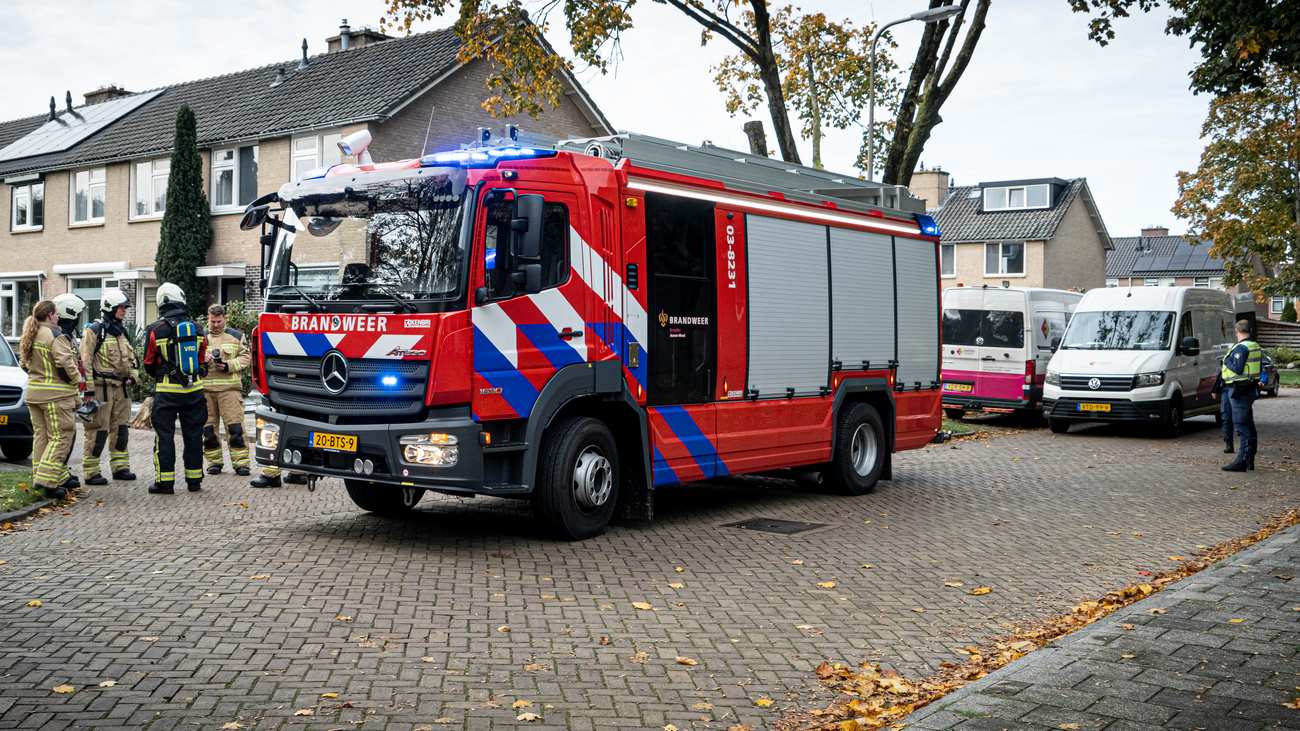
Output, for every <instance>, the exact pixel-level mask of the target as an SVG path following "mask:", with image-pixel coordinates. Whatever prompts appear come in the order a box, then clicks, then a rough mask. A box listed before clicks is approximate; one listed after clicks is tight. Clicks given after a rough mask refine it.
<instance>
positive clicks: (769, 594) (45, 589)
mask: <svg viewBox="0 0 1300 731" xmlns="http://www.w3.org/2000/svg"><path fill="white" fill-rule="evenodd" d="M1284 393H1285V392H1284ZM1257 410H1258V415H1259V417H1258V418H1259V422H1260V427H1261V432H1262V433H1263V440H1264V445H1265V448H1264V452H1263V454H1262V455H1261V459H1260V468H1261V469H1260V471H1259V472H1256V473H1253V474H1249V475H1245V476H1231V477H1224V476H1223V474H1222V473H1220V472H1219V471H1218V465H1219V464H1220V463H1221V458H1222V457H1223V455H1221V454H1220V453H1219V452H1218V449H1217V445H1218V437H1217V433H1216V432H1215V431H1214V429H1213V424H1212V422H1210V421H1207V420H1204V419H1202V420H1199V421H1204V425H1203V426H1202V427H1201V429H1200V430H1199V431H1197V432H1195V433H1193V434H1191V435H1189V436H1187V437H1184V438H1183V439H1180V440H1177V441H1164V440H1153V439H1148V438H1145V437H1144V436H1143V435H1140V434H1132V433H1123V432H1119V431H1117V430H1114V429H1109V428H1096V429H1091V430H1087V431H1081V432H1080V433H1076V434H1070V435H1067V436H1054V435H1052V434H1050V433H1048V432H1047V431H1046V430H1045V429H1040V430H1034V431H1029V432H1025V433H1020V434H1013V435H1007V436H1002V437H999V438H995V439H991V440H986V441H975V442H963V443H959V444H957V445H954V446H948V445H945V446H941V447H931V448H929V449H926V450H922V451H918V452H910V453H907V454H905V455H902V456H901V457H900V458H899V460H898V462H897V466H896V468H895V474H896V475H897V476H898V479H896V480H895V481H893V482H891V483H885V484H884V485H883V486H882V488H881V490H880V491H878V492H877V493H876V494H875V495H871V496H866V497H862V498H856V499H850V498H841V497H834V496H829V495H822V494H817V493H815V492H810V491H808V490H805V489H801V488H799V487H797V486H796V485H794V484H793V483H789V482H784V481H780V480H771V479H749V480H733V481H730V482H727V483H723V484H716V485H696V486H690V487H687V488H681V489H677V490H671V491H665V492H664V493H662V494H661V495H660V500H659V505H658V507H659V512H660V517H659V519H658V521H657V522H656V523H654V524H653V525H652V526H649V527H642V528H635V527H617V528H615V529H614V530H612V531H610V532H609V533H608V534H606V535H605V536H603V537H600V538H597V539H594V540H590V541H586V542H583V543H577V544H561V543H553V542H549V541H546V540H543V539H541V538H539V537H538V536H537V534H536V532H535V531H534V528H533V526H532V524H531V522H530V521H529V519H528V516H527V513H526V512H524V511H523V510H521V508H520V505H519V504H517V503H511V502H507V501H502V500H488V499H482V498H480V499H477V500H469V499H450V498H439V499H433V498H426V500H425V501H424V503H422V504H421V509H420V510H419V511H418V512H417V513H416V514H414V515H413V516H411V517H409V518H405V519H398V520H385V519H381V518H378V517H374V516H370V515H367V514H363V513H361V512H359V511H357V510H355V509H354V508H353V507H352V505H351V503H350V502H349V501H348V500H347V498H346V496H345V495H344V493H343V491H342V489H341V487H339V486H337V485H331V484H326V485H324V486H323V487H322V489H320V490H318V491H317V492H316V493H315V494H308V493H307V492H306V491H305V490H304V489H302V488H300V487H293V488H286V489H285V490H282V491H272V492H262V491H256V490H252V489H249V488H247V487H246V486H245V485H243V484H242V483H241V482H240V481H237V480H236V479H235V478H233V477H232V476H226V477H224V478H222V479H216V480H209V481H208V483H207V485H208V487H207V489H205V491H204V492H203V493H201V494H198V495H189V494H179V495H176V496H173V497H154V496H149V495H146V494H145V493H144V485H143V484H137V485H135V486H132V487H129V488H124V487H121V486H109V487H106V488H92V489H91V490H90V491H89V494H88V496H87V497H86V498H85V499H83V500H82V501H81V502H80V503H79V504H77V505H76V506H74V507H73V508H72V509H71V510H70V511H69V514H68V515H58V514H56V515H52V516H48V517H46V518H44V519H41V520H39V521H37V522H36V523H35V524H34V525H33V527H32V528H31V529H29V530H26V531H22V532H16V533H12V534H9V535H5V536H0V558H3V560H5V561H7V563H6V564H4V565H0V727H4V728H9V727H49V728H60V727H67V726H72V725H77V726H92V725H97V726H107V727H120V726H146V725H147V726H149V727H150V728H170V727H181V728H193V727H205V728H218V727H220V726H221V725H222V724H225V723H229V722H233V721H239V722H240V723H242V724H244V725H245V726H246V727H250V728H252V727H256V728H272V727H279V726H291V727H297V726H298V725H299V724H306V725H310V726H311V727H313V728H314V727H319V728H355V727H358V726H360V727H361V728H364V729H374V728H392V729H411V728H413V727H417V726H421V725H427V724H432V723H433V722H434V720H435V719H439V718H444V717H445V718H448V719H450V723H449V724H448V725H446V726H443V725H435V726H434V728H444V727H446V728H467V729H487V728H496V727H512V726H516V725H524V724H522V723H516V720H515V717H516V715H518V714H520V713H521V712H523V711H532V712H536V713H538V714H540V715H541V716H542V720H541V721H538V722H535V723H531V724H528V725H529V726H532V727H551V728H572V729H587V728H655V729H657V728H661V727H662V726H663V725H664V724H665V723H670V722H671V723H673V724H675V725H677V726H678V727H680V728H682V729H687V728H726V727H727V726H728V725H730V724H734V723H736V722H737V721H743V722H745V723H747V724H749V725H750V726H752V727H755V728H761V727H764V726H767V725H769V724H771V723H772V722H773V721H774V720H775V719H776V718H778V717H779V716H780V713H781V711H782V710H783V709H785V708H789V707H791V706H792V705H795V704H812V703H817V702H820V701H822V700H824V698H822V697H821V696H820V695H819V694H820V693H821V691H820V690H819V689H818V687H817V685H816V683H815V682H814V678H813V674H812V672H811V671H812V668H813V667H815V666H816V664H817V663H818V662H820V661H821V660H823V659H838V660H846V661H850V662H857V661H860V660H864V659H868V658H870V659H875V660H879V661H883V662H885V663H887V664H889V665H891V666H893V667H896V668H899V669H900V670H902V671H904V672H907V673H909V674H918V673H924V672H926V671H927V670H929V669H931V668H932V667H934V666H935V665H936V664H937V663H938V662H939V661H941V660H944V659H947V658H951V657H953V655H952V654H951V651H952V649H953V648H956V647H958V646H961V645H965V644H969V643H972V642H978V641H980V640H982V639H985V638H988V637H990V636H992V635H996V634H1000V633H1001V632H1002V631H1003V624H1004V623H1006V622H1010V621H1015V620H1020V619H1025V618H1030V617H1039V616H1044V615H1048V614H1052V613H1056V612H1059V611H1061V610H1062V609H1064V608H1066V607H1068V606H1071V605H1072V604H1073V603H1075V602H1076V601H1078V600H1079V599H1081V598H1083V597H1085V596H1095V595H1098V594H1101V593H1103V592H1104V591H1105V590H1107V589H1109V588H1112V587H1115V586H1118V585H1121V584H1124V583H1127V582H1129V581H1131V580H1133V579H1135V578H1136V576H1135V572H1136V571H1138V570H1140V569H1143V568H1152V567H1162V566H1165V565H1167V563H1168V560H1167V557H1168V556H1169V555H1173V554H1187V553H1191V552H1193V551H1194V550H1195V546H1196V545H1197V544H1211V543H1214V542H1216V541H1219V540H1222V539H1226V538H1229V537H1233V536H1237V535H1241V534H1244V533H1247V532H1249V531H1250V530H1252V529H1253V528H1254V527H1255V526H1256V523H1257V521H1258V520H1260V519H1262V518H1263V517H1265V516H1267V515H1270V514H1273V513H1277V512H1280V511H1281V510H1283V509H1284V508H1288V507H1293V506H1295V505H1296V504H1297V503H1298V502H1300V484H1297V482H1298V480H1297V477H1298V475H1300V472H1297V471H1296V470H1297V469H1300V429H1297V423H1300V396H1298V395H1296V392H1295V391H1291V392H1289V393H1286V395H1285V396H1284V397H1283V398H1281V399H1276V400H1270V401H1264V402H1261V403H1260V404H1259V406H1258V407H1257ZM147 446H148V442H147V439H146V438H145V437H144V436H143V435H136V437H135V443H134V447H135V450H136V452H137V455H136V458H135V464H136V465H137V466H138V467H144V466H145V464H146V460H145V458H144V450H145V449H146V448H147ZM1283 470H1287V471H1283ZM142 471H147V470H142ZM754 516H767V517H775V518H786V519H795V520H807V521H815V522H819V523H826V524H827V525H828V527H826V528H824V529H821V530H818V531H812V532H809V533H804V534H800V535H796V536H789V537H783V536H775V535H770V534H762V533H754V532H748V531H742V530H738V529H734V528H724V527H721V526H722V525H723V524H724V523H731V522H734V521H737V520H742V519H745V518H749V517H754ZM796 562H801V563H796ZM864 564H871V565H873V568H869V569H868V568H863V565H864ZM676 567H681V568H682V569H683V570H682V571H681V572H677V571H676V570H675V568H676ZM261 576H264V578H250V577H261ZM950 580H960V581H963V582H965V585H966V587H971V586H975V585H980V584H983V585H988V586H990V587H992V588H993V592H992V593H991V594H988V595H986V596H983V597H973V596H969V595H967V594H965V593H963V590H960V589H953V588H945V587H944V585H943V584H944V582H945V581H950ZM822 581H835V582H837V585H836V586H835V587H834V588H833V589H823V588H819V587H818V586H817V583H818V582H822ZM678 583H680V584H681V586H680V587H674V586H673V584H678ZM33 598H39V599H41V600H42V601H43V606H42V607H39V608H26V607H24V604H25V603H26V602H27V601H28V600H29V599H33ZM633 602H649V603H651V604H652V605H653V606H654V608H655V609H654V610H652V611H645V610H638V609H636V608H634V607H633V606H632V603H633ZM916 610H924V611H923V612H921V611H916ZM338 617H351V618H352V619H351V621H342V620H340V619H338ZM503 625H508V626H509V628H510V630H511V631H509V632H503V631H499V630H498V628H499V627H501V626H503ZM602 637H608V638H609V639H608V644H603V643H604V642H605V641H604V640H602V639H601V638H602ZM677 656H685V657H690V658H694V659H696V660H697V661H698V663H699V664H698V665H696V666H694V667H687V666H683V665H679V664H677V663H676V662H675V661H674V658H675V657H677ZM530 668H531V669H530ZM105 681H114V682H115V685H112V686H111V687H100V686H99V685H98V684H99V683H101V682H105ZM64 683H66V684H70V685H73V686H75V687H76V688H77V690H76V692H75V693H73V694H71V695H60V694H55V693H53V692H52V690H51V689H52V688H53V687H54V686H56V685H60V684H64ZM322 693H338V698H337V699H321V698H320V695H321V694H322ZM764 695H766V696H770V697H772V698H774V699H776V701H777V703H776V705H775V706H773V707H772V708H769V709H766V710H764V709H761V708H757V707H755V706H754V705H753V699H755V698H758V697H760V696H764ZM516 700H527V701H531V702H532V703H533V705H532V706H531V707H529V708H526V709H518V710H516V709H512V708H511V704H512V703H513V702H514V701H516ZM344 703H346V704H347V706H346V707H344V705H343V704H344ZM696 704H711V707H710V706H704V705H699V706H697V705H696ZM693 706H694V707H693ZM301 709H310V710H311V711H312V712H313V715H311V716H295V715H294V713H295V711H298V710H301ZM700 719H708V720H707V721H703V720H700ZM362 721H364V724H361V722H362Z"/></svg>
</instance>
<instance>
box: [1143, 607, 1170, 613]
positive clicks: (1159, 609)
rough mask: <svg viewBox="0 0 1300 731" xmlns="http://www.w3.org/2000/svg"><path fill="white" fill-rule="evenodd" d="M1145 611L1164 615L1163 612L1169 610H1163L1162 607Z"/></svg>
mask: <svg viewBox="0 0 1300 731" xmlns="http://www.w3.org/2000/svg"><path fill="white" fill-rule="evenodd" d="M1147 611H1148V612H1150V613H1152V614H1164V613H1165V612H1168V611H1169V610H1168V609H1165V608H1164V607H1153V608H1151V609H1148V610H1147Z"/></svg>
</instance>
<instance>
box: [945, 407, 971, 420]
mask: <svg viewBox="0 0 1300 731" xmlns="http://www.w3.org/2000/svg"><path fill="white" fill-rule="evenodd" d="M943 415H944V416H946V417H948V418H949V419H951V420H953V421H961V417H963V416H965V415H966V410H965V409H944V410H943Z"/></svg>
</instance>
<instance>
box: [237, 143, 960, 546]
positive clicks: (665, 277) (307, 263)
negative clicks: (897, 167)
mask: <svg viewBox="0 0 1300 731" xmlns="http://www.w3.org/2000/svg"><path fill="white" fill-rule="evenodd" d="M511 132H512V134H511V135H510V137H509V138H499V139H497V140H495V141H492V140H490V139H488V135H487V134H486V133H483V139H482V140H481V141H480V142H479V143H477V144H475V145H473V146H469V147H466V148H464V149H459V150H452V151H447V152H442V153H434V154H430V155H426V156H424V157H422V158H420V159H417V160H408V161H402V162H394V163H374V162H372V161H371V160H370V159H369V155H368V154H367V153H365V151H364V149H363V147H364V145H365V144H367V143H368V136H366V135H365V133H361V137H359V138H355V139H353V138H350V139H349V140H345V141H344V143H343V144H341V147H343V148H344V152H345V153H348V154H355V155H357V158H358V163H357V164H355V165H347V164H345V165H336V166H334V167H332V168H330V169H328V170H323V171H318V172H316V173H314V174H312V175H309V176H307V178H306V179H303V180H300V181H295V182H292V183H289V184H287V185H285V186H284V187H283V188H281V189H280V191H279V192H278V193H275V194H271V195H268V196H266V197H264V198H262V199H259V200H258V201H255V202H254V203H253V204H252V205H251V206H250V207H249V209H248V211H247V213H246V216H245V220H244V225H245V227H246V228H250V229H251V228H255V227H258V226H260V227H261V228H262V231H263V235H262V243H263V261H264V266H263V271H264V277H265V287H264V292H265V302H266V305H265V312H264V313H263V314H262V315H261V317H260V321H259V325H258V331H257V333H256V336H255V337H254V341H255V348H256V351H257V353H256V383H257V386H258V389H259V390H260V391H261V393H262V394H263V402H262V406H261V408H259V409H258V411H257V435H256V450H255V454H256V458H257V461H258V462H260V463H262V464H273V465H279V466H281V467H283V468H285V469H289V470H294V471H299V472H304V473H307V474H308V475H309V476H312V477H313V478H314V477H339V478H342V479H343V481H344V484H345V485H346V487H347V491H348V494H349V495H350V496H351V498H352V500H353V501H354V502H355V503H356V504H357V505H358V506H360V507H361V508H363V509H365V510H369V511H374V512H378V513H394V512H400V511H405V510H409V509H411V508H412V507H413V506H414V505H415V504H416V502H417V501H418V500H419V499H420V497H421V496H422V495H423V494H424V492H425V491H427V490H433V491H436V492H444V493H451V494H456V495H495V496H503V497H518V498H528V499H531V501H532V503H533V507H534V510H535V513H536V514H537V515H538V517H539V518H540V519H542V520H543V521H544V522H545V523H546V524H547V525H548V526H549V527H550V528H551V529H552V530H553V531H554V532H555V533H556V534H558V535H560V536H563V537H567V538H573V539H576V538H583V537H588V536H592V535H595V534H597V533H599V532H601V531H603V530H604V529H605V527H606V525H607V524H608V523H609V521H610V520H611V518H612V517H613V516H614V514H615V509H616V507H618V508H619V511H620V513H622V514H625V515H628V516H631V517H641V518H649V517H651V515H652V512H653V495H654V488H655V487H657V486H661V485H667V484H674V483H690V482H694V481H699V480H707V479H710V478H717V477H724V476H728V475H740V474H748V473H760V472H773V471H783V470H790V469H798V470H806V471H812V472H816V473H818V474H820V476H821V477H822V479H823V480H824V482H825V483H826V484H828V485H830V486H833V487H834V488H836V489H838V490H840V491H842V492H844V493H847V494H850V495H858V494H862V493H866V492H869V491H871V490H872V489H873V488H874V487H875V485H876V482H877V481H878V480H880V479H890V477H891V476H892V462H891V455H892V453H893V452H896V451H899V450H904V449H913V448H916V447H920V446H922V445H925V444H926V443H928V442H930V441H932V440H933V439H935V438H936V436H937V434H938V430H939V424H940V420H939V408H940V407H939V401H940V398H939V396H940V391H939V383H940V381H939V353H940V346H939V333H940V318H939V278H938V266H937V263H938V237H939V231H938V229H937V228H936V226H935V224H934V222H933V220H931V219H930V218H929V217H928V216H925V215H924V214H922V213H919V212H916V213H913V212H909V211H907V210H904V209H905V208H913V209H916V210H918V211H919V210H920V206H919V205H918V202H917V201H915V199H912V198H911V197H910V195H908V194H907V193H906V191H904V190H902V189H899V188H895V187H890V186H882V185H879V184H876V183H867V182H863V181H860V180H858V179H856V178H854V177H852V176H848V175H838V174H834V173H828V172H825V171H822V170H817V169H813V168H808V167H802V166H798V165H791V164H788V163H784V162H779V161H774V160H770V159H767V158H764V157H760V156H753V155H749V154H745V153H741V152H736V151H734V150H727V149H723V148H719V147H715V146H712V145H709V144H707V143H706V144H704V145H701V146H690V145H682V144H678V143H673V142H668V141H665V140H659V139H655V138H652V137H646V136H641V135H634V134H622V135H618V136H616V137H610V138H601V139H590V140H570V141H564V142H560V143H558V144H554V145H549V146H545V147H543V146H536V147H530V146H527V145H524V144H520V143H518V142H517V141H515V140H516V138H515V135H514V134H513V130H511Z"/></svg>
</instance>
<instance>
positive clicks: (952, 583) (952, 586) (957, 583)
mask: <svg viewBox="0 0 1300 731" xmlns="http://www.w3.org/2000/svg"><path fill="white" fill-rule="evenodd" d="M943 585H944V586H946V587H948V588H949V589H960V588H961V587H963V586H965V584H963V583H961V582H960V581H945V582H943Z"/></svg>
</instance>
